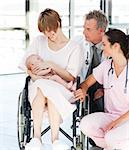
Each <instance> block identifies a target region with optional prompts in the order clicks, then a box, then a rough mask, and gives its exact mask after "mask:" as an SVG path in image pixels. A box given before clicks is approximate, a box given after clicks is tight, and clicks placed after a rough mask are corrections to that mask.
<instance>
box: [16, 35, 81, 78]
mask: <svg viewBox="0 0 129 150" xmlns="http://www.w3.org/2000/svg"><path fill="white" fill-rule="evenodd" d="M31 54H38V55H39V56H40V57H42V58H43V60H44V61H52V62H54V63H55V64H58V65H60V67H62V68H64V69H66V70H67V71H68V72H69V73H71V74H72V75H73V76H74V77H76V76H77V75H78V74H79V72H80V70H81V67H82V61H81V60H82V50H81V48H80V46H79V44H77V43H76V42H75V41H73V40H70V41H69V42H68V43H67V44H66V45H65V46H64V47H63V48H62V49H60V50H58V51H53V50H51V49H50V48H49V47H48V41H47V38H46V37H45V36H43V35H39V36H37V37H36V38H35V39H34V41H33V42H32V43H31V44H30V46H29V47H28V50H27V52H26V54H25V56H24V58H23V60H22V62H21V63H20V65H19V67H20V68H21V69H23V70H26V67H25V60H26V58H27V57H28V56H29V55H31Z"/></svg>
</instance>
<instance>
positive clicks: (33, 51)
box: [18, 37, 38, 72]
mask: <svg viewBox="0 0 129 150" xmlns="http://www.w3.org/2000/svg"><path fill="white" fill-rule="evenodd" d="M31 54H38V37H37V38H35V39H34V40H33V41H32V43H31V44H30V45H29V47H28V48H27V51H26V52H25V54H24V56H23V58H22V60H21V62H20V64H19V65H18V67H19V68H20V69H22V70H24V71H25V72H26V71H27V68H26V66H25V61H26V58H27V57H28V56H30V55H31Z"/></svg>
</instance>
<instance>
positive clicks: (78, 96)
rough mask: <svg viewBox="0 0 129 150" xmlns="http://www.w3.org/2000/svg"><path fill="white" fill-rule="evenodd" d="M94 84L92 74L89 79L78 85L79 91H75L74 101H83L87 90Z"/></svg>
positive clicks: (94, 80)
mask: <svg viewBox="0 0 129 150" xmlns="http://www.w3.org/2000/svg"><path fill="white" fill-rule="evenodd" d="M95 82H96V79H95V78H94V76H93V74H91V75H89V77H88V78H87V79H86V80H85V81H84V82H82V83H81V84H80V89H78V90H77V91H75V93H74V94H75V98H76V100H79V99H80V100H81V101H84V100H85V96H86V93H87V91H88V88H89V87H91V86H92V85H93V84H94V83H95Z"/></svg>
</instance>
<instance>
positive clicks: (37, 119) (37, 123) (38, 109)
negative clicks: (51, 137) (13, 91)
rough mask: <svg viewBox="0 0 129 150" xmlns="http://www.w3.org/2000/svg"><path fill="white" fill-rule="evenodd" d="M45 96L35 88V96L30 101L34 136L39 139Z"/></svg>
mask: <svg viewBox="0 0 129 150" xmlns="http://www.w3.org/2000/svg"><path fill="white" fill-rule="evenodd" d="M45 103H46V98H45V97H44V96H43V94H42V92H41V90H40V89H39V88H38V89H37V94H36V97H35V99H34V101H33V103H32V113H33V122H34V137H35V138H38V139H41V127H42V119H43V111H44V108H45Z"/></svg>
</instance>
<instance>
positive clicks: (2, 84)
mask: <svg viewBox="0 0 129 150" xmlns="http://www.w3.org/2000/svg"><path fill="white" fill-rule="evenodd" d="M24 83H25V75H24V74H18V75H6V76H0V150H19V147H18V141H17V102H18V96H19V93H20V92H21V91H22V89H23V87H24ZM68 120H71V119H68ZM69 124H70V123H69V122H68V121H67V122H65V123H64V124H63V125H62V128H65V130H66V131H67V132H68V133H71V129H70V126H69ZM60 138H61V139H62V140H63V141H65V142H67V143H68V144H69V145H71V142H70V141H69V140H68V139H66V137H64V135H62V134H61V133H60ZM43 143H46V144H45V145H46V146H47V148H46V146H45V147H44V149H45V150H51V145H50V144H51V142H50V132H48V133H47V134H46V135H45V136H44V137H43Z"/></svg>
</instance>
